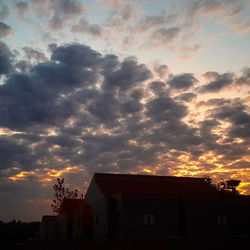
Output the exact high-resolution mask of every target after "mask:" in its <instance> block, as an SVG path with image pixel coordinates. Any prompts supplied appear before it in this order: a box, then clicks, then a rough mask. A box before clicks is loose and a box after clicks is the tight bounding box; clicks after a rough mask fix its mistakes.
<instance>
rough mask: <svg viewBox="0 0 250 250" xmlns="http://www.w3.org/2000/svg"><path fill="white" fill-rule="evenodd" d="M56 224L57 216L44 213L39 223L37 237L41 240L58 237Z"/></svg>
mask: <svg viewBox="0 0 250 250" xmlns="http://www.w3.org/2000/svg"><path fill="white" fill-rule="evenodd" d="M58 233H59V231H58V224H57V216H53V215H44V216H43V218H42V221H41V224H40V230H39V236H38V237H39V238H40V239H41V240H46V241H48V240H56V239H58Z"/></svg>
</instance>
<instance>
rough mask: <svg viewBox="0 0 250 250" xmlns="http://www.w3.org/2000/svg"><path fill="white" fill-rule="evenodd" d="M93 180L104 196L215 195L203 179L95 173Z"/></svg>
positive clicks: (212, 188) (215, 191) (216, 192)
mask: <svg viewBox="0 0 250 250" xmlns="http://www.w3.org/2000/svg"><path fill="white" fill-rule="evenodd" d="M93 178H94V180H95V182H96V183H97V185H98V186H99V187H100V189H101V190H102V192H103V193H104V194H105V195H106V196H109V195H112V194H117V193H134V194H154V195H216V194H218V191H217V190H216V189H215V188H214V187H213V186H211V184H209V183H208V182H207V181H206V180H205V178H194V177H176V176H158V175H129V174H106V173H105V174H103V173H96V174H95V175H94V177H93Z"/></svg>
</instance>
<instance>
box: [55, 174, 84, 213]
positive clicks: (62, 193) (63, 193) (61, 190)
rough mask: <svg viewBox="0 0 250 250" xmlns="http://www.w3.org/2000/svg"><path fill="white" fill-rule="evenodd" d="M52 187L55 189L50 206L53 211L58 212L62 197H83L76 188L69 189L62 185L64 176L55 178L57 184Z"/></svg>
mask: <svg viewBox="0 0 250 250" xmlns="http://www.w3.org/2000/svg"><path fill="white" fill-rule="evenodd" d="M53 189H54V191H55V199H54V200H53V201H52V204H51V207H52V210H53V212H55V213H59V211H60V207H61V205H62V202H63V200H64V199H83V194H82V193H81V194H79V192H78V190H77V189H75V190H69V189H68V188H65V187H64V178H62V179H60V178H57V184H55V185H54V186H53Z"/></svg>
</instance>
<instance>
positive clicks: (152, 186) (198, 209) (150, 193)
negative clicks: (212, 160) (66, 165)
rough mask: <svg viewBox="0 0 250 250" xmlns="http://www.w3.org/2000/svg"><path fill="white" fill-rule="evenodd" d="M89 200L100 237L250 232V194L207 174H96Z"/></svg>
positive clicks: (118, 237) (129, 237)
mask: <svg viewBox="0 0 250 250" xmlns="http://www.w3.org/2000/svg"><path fill="white" fill-rule="evenodd" d="M86 200H87V202H88V204H89V205H90V206H91V207H92V209H93V214H92V217H93V219H92V222H93V225H92V228H91V230H93V231H92V233H93V239H94V240H103V239H131V238H137V239H140V238H142V239H143V238H166V237H169V236H217V235H248V236H249V235H250V213H249V211H250V196H244V195H237V192H235V189H234V192H229V191H225V190H222V191H221V190H218V189H217V188H216V187H215V186H213V185H212V184H211V183H210V182H209V181H208V179H207V178H189V177H172V176H153V175H123V174H100V173H96V174H94V176H93V178H92V180H91V183H90V186H89V188H88V190H87V193H86Z"/></svg>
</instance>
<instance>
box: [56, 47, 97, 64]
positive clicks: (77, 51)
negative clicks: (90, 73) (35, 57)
mask: <svg viewBox="0 0 250 250" xmlns="http://www.w3.org/2000/svg"><path fill="white" fill-rule="evenodd" d="M51 59H52V60H55V61H59V62H61V63H65V64H67V65H69V66H70V65H75V66H80V67H87V68H88V67H97V66H99V63H100V61H101V54H100V53H98V52H97V51H94V50H92V49H91V48H90V47H88V46H85V45H80V44H74V45H65V46H62V47H58V48H56V49H55V50H54V51H53V54H52V56H51Z"/></svg>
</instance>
